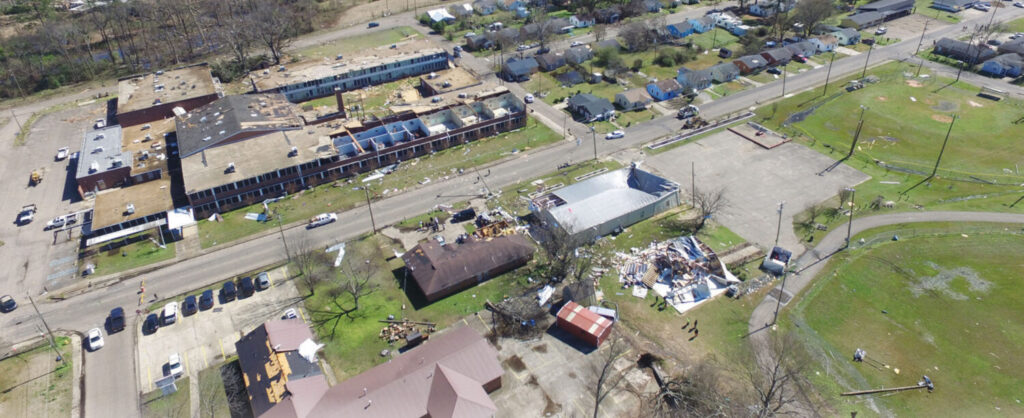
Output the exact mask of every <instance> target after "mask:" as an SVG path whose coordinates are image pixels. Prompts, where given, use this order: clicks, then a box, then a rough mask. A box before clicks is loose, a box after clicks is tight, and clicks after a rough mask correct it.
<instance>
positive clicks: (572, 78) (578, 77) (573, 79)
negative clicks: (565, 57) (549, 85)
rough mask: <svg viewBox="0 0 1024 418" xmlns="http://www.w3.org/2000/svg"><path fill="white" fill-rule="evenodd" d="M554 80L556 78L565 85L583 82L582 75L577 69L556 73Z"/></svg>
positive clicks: (569, 85) (570, 85)
mask: <svg viewBox="0 0 1024 418" xmlns="http://www.w3.org/2000/svg"><path fill="white" fill-rule="evenodd" d="M555 80H558V82H559V83H562V85H563V86H565V87H572V86H575V85H577V84H583V75H582V74H580V73H579V71H566V72H564V73H562V74H559V75H556V76H555Z"/></svg>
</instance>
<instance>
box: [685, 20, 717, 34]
mask: <svg viewBox="0 0 1024 418" xmlns="http://www.w3.org/2000/svg"><path fill="white" fill-rule="evenodd" d="M686 23H689V24H690V26H693V31H694V32H696V33H704V32H708V31H710V30H711V29H714V28H715V18H713V17H711V16H701V17H699V18H696V19H687V20H686Z"/></svg>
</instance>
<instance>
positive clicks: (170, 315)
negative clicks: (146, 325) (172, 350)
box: [163, 302, 178, 325]
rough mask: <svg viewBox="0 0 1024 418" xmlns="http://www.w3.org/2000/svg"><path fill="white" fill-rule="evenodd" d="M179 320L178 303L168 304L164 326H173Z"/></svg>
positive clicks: (165, 308)
mask: <svg viewBox="0 0 1024 418" xmlns="http://www.w3.org/2000/svg"><path fill="white" fill-rule="evenodd" d="M177 320H178V302H167V304H166V305H164V323H163V325H171V324H173V323H174V322H175V321H177Z"/></svg>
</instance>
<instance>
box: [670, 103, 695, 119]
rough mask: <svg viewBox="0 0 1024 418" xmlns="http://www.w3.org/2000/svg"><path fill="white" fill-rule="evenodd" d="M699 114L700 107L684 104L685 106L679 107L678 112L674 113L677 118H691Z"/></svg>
mask: <svg viewBox="0 0 1024 418" xmlns="http://www.w3.org/2000/svg"><path fill="white" fill-rule="evenodd" d="M699 114H700V108H698V107H697V106H696V105H686V107H684V108H682V109H679V112H678V113H676V117H677V118H679V119H686V118H692V117H694V116H697V115H699Z"/></svg>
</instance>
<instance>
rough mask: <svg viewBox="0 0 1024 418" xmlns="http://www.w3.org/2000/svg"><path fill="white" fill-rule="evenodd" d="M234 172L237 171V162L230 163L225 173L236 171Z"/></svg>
mask: <svg viewBox="0 0 1024 418" xmlns="http://www.w3.org/2000/svg"><path fill="white" fill-rule="evenodd" d="M234 172H235V163H228V168H227V169H226V170H224V174H229V173H234Z"/></svg>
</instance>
